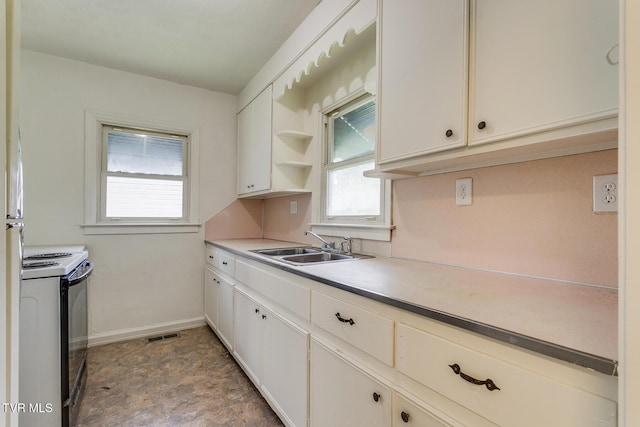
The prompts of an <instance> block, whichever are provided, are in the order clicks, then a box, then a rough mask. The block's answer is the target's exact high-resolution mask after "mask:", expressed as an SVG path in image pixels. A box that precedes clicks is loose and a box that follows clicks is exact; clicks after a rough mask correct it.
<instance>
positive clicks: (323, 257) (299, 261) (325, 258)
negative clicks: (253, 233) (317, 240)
mask: <svg viewBox="0 0 640 427" xmlns="http://www.w3.org/2000/svg"><path fill="white" fill-rule="evenodd" d="M251 252H255V253H257V254H260V255H265V256H268V257H269V258H272V259H274V260H277V261H282V262H286V263H288V264H293V265H309V264H318V263H324V262H335V261H349V260H356V259H361V258H372V257H371V256H369V255H360V254H349V255H347V254H341V253H337V252H327V251H323V250H320V249H316V248H313V247H310V246H304V247H293V248H278V249H258V250H254V251H251Z"/></svg>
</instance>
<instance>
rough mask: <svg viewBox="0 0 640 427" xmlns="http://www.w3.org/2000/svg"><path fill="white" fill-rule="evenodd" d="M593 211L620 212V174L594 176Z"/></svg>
mask: <svg viewBox="0 0 640 427" xmlns="http://www.w3.org/2000/svg"><path fill="white" fill-rule="evenodd" d="M593 211H594V212H596V213H600V212H618V174H616V173H614V174H609V175H597V176H594V177H593Z"/></svg>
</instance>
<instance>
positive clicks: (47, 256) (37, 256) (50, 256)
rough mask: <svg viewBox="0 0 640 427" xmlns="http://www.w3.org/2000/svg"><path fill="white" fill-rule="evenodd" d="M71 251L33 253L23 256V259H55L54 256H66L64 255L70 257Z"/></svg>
mask: <svg viewBox="0 0 640 427" xmlns="http://www.w3.org/2000/svg"><path fill="white" fill-rule="evenodd" d="M70 256H71V253H70V252H50V253H44V254H34V255H30V256H28V257H24V259H23V260H24V261H33V260H39V259H55V258H66V257H70Z"/></svg>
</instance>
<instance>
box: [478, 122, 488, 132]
mask: <svg viewBox="0 0 640 427" xmlns="http://www.w3.org/2000/svg"><path fill="white" fill-rule="evenodd" d="M486 127H487V122H485V121H484V120H483V121H481V122H480V123H478V129H480V130H482V129H484V128H486Z"/></svg>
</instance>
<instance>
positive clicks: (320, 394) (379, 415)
mask: <svg viewBox="0 0 640 427" xmlns="http://www.w3.org/2000/svg"><path fill="white" fill-rule="evenodd" d="M310 377H311V380H310V381H311V395H310V398H311V405H310V406H311V426H313V427H323V426H368V427H376V426H389V425H390V424H391V392H390V390H389V388H387V387H386V386H385V385H383V384H381V383H379V382H378V381H376V380H375V379H374V378H372V377H371V376H369V375H368V374H366V373H365V372H363V371H362V370H360V369H359V368H357V367H355V366H354V365H352V364H351V363H349V362H347V361H346V360H345V359H343V358H341V357H340V356H338V355H337V354H336V353H334V352H332V351H330V350H329V349H327V348H326V347H325V346H323V345H321V344H319V343H318V342H316V341H314V340H312V341H311V375H310Z"/></svg>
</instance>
